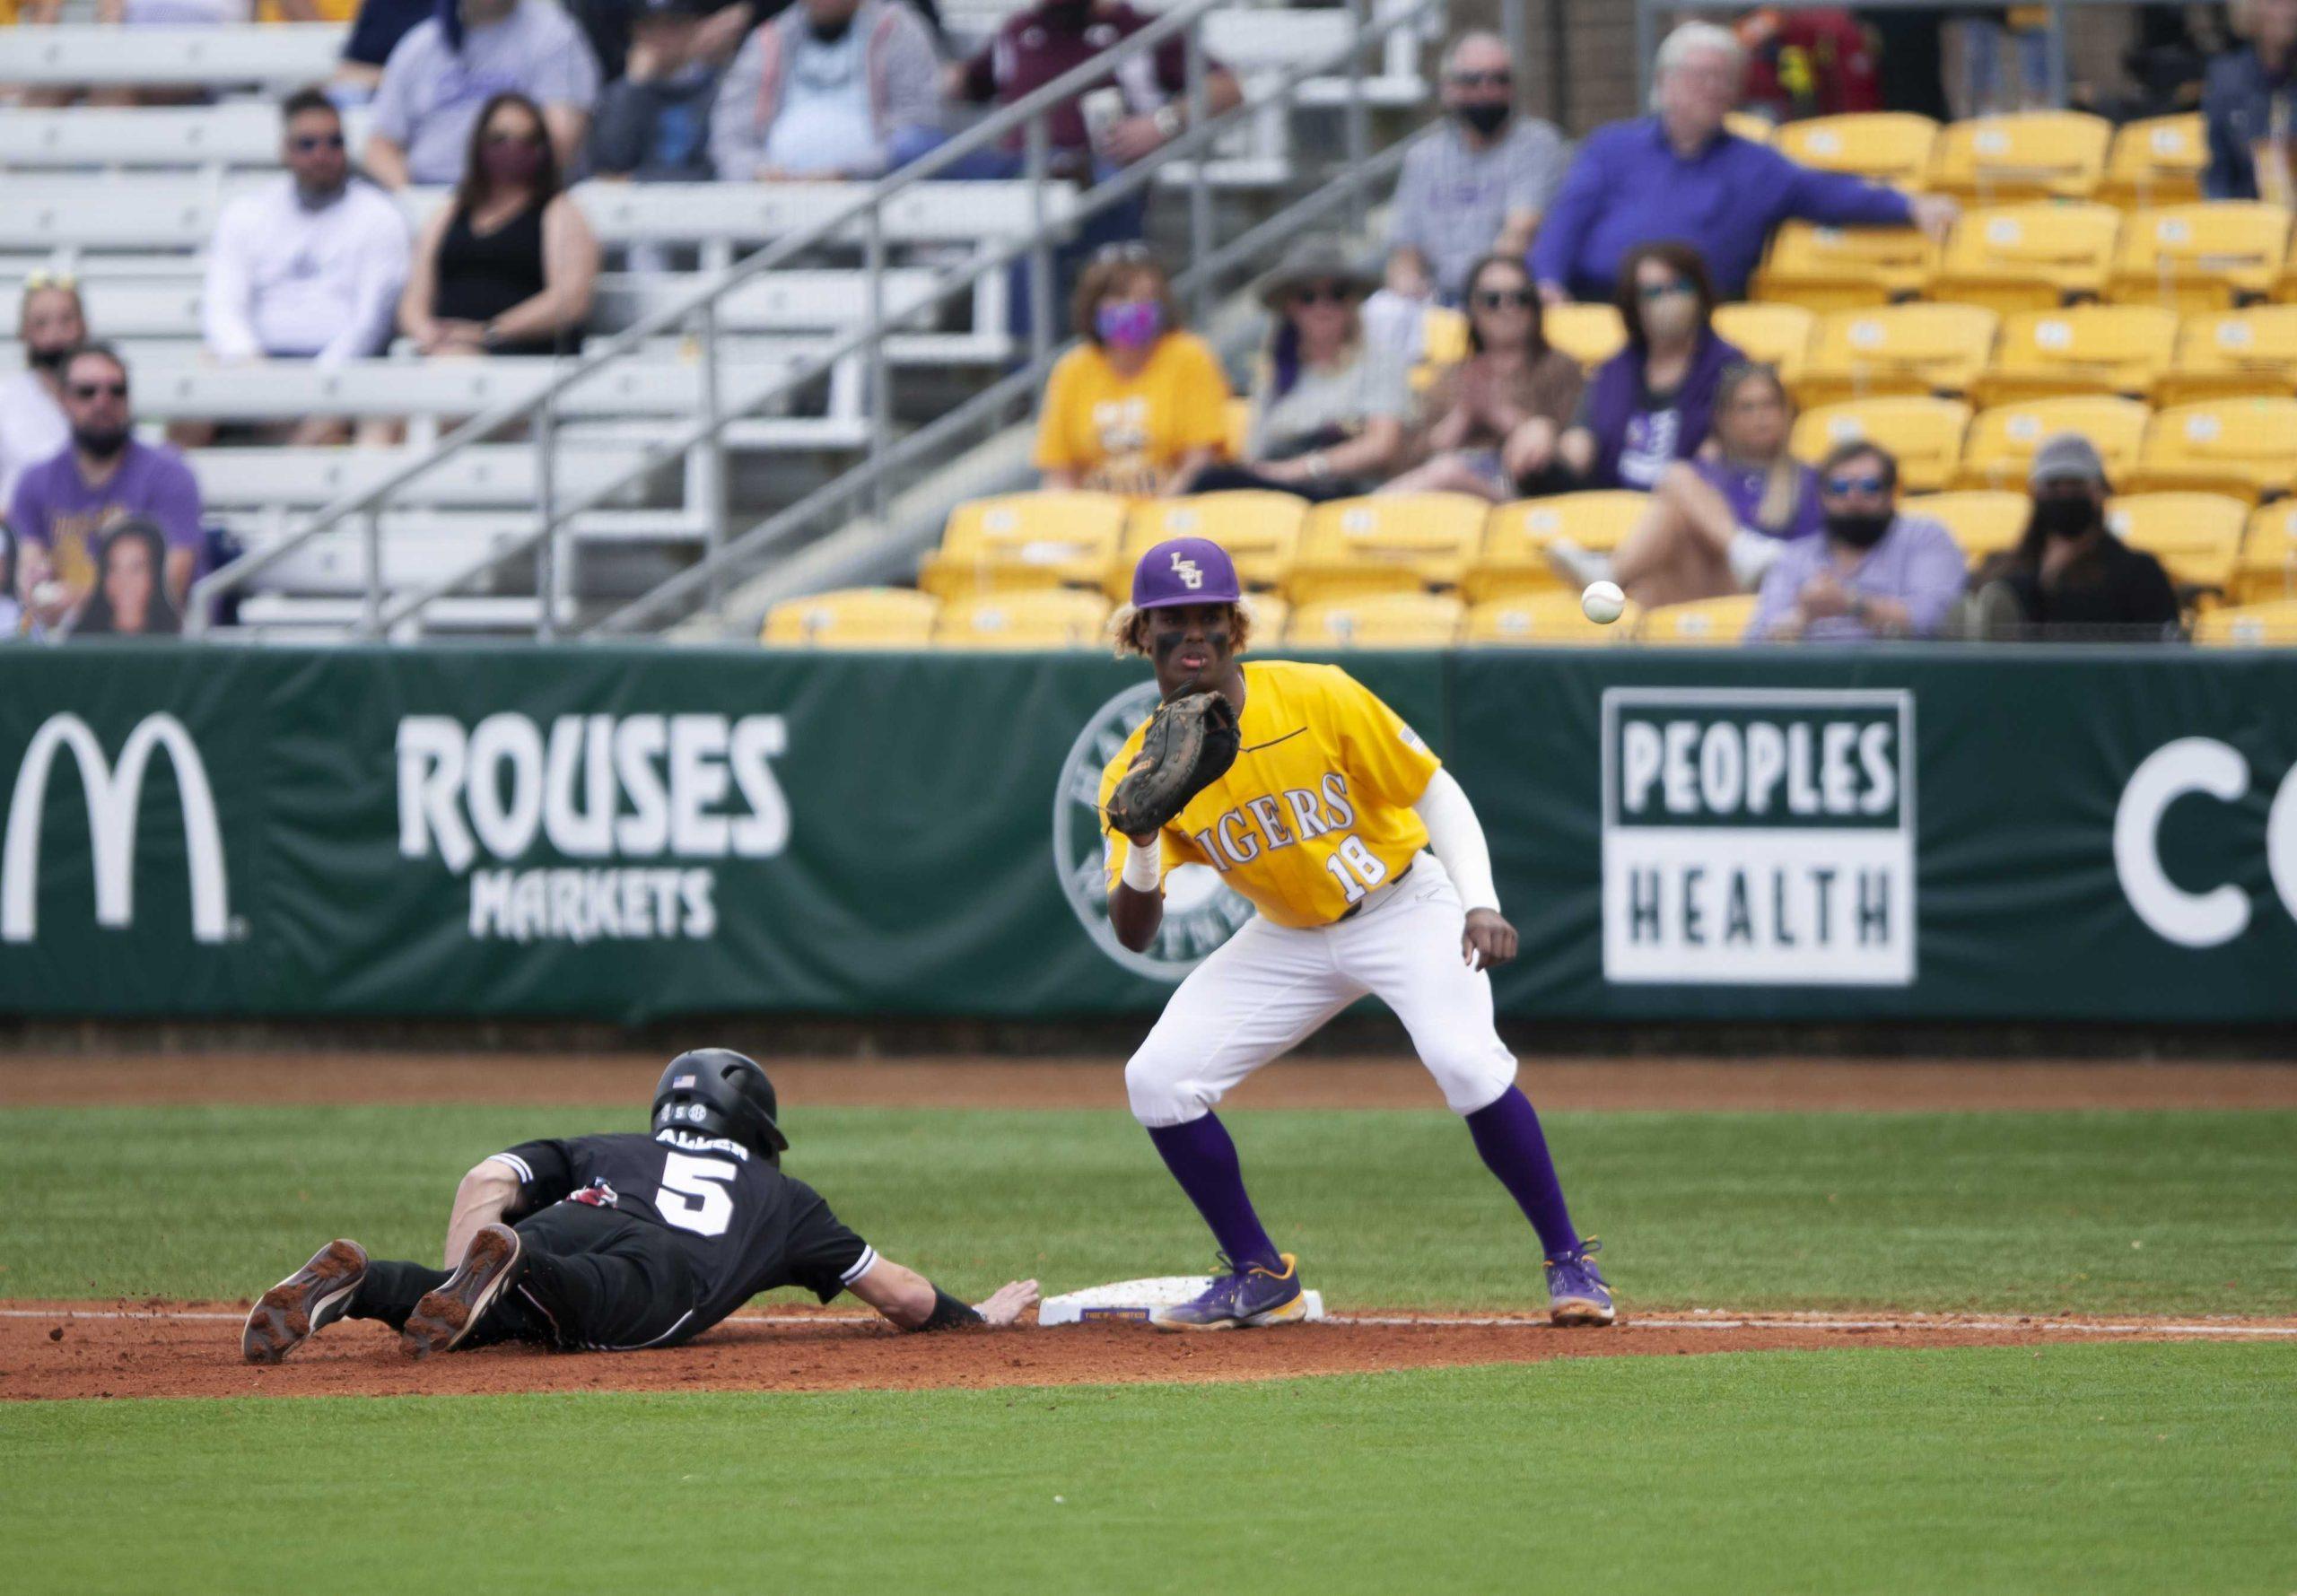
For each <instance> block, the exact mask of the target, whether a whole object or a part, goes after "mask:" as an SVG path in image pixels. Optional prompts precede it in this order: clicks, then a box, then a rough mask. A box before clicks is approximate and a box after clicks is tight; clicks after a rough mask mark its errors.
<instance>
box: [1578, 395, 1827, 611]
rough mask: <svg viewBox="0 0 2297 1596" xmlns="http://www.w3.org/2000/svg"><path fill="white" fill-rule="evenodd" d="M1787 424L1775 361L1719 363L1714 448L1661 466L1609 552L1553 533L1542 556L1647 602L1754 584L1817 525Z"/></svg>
mask: <svg viewBox="0 0 2297 1596" xmlns="http://www.w3.org/2000/svg"><path fill="white" fill-rule="evenodd" d="M1794 428H1795V406H1794V401H1793V400H1791V399H1789V398H1788V397H1787V395H1786V384H1785V383H1784V382H1782V381H1781V380H1779V376H1778V371H1777V368H1776V367H1774V366H1765V365H1758V364H1756V363H1754V362H1747V361H1742V362H1739V363H1737V364H1735V365H1732V366H1727V367H1725V369H1724V371H1723V375H1722V377H1721V378H1720V379H1718V380H1717V381H1716V385H1715V436H1714V443H1713V448H1712V449H1711V450H1710V451H1709V452H1708V453H1707V454H1706V455H1704V456H1702V457H1701V458H1699V459H1696V460H1684V461H1678V462H1676V463H1675V464H1674V465H1672V466H1670V467H1667V469H1666V471H1665V472H1664V474H1663V475H1661V476H1660V478H1659V480H1658V483H1657V484H1655V486H1654V487H1653V488H1652V490H1651V500H1650V502H1649V504H1647V505H1646V507H1645V509H1644V511H1643V515H1642V519H1640V520H1638V522H1637V523H1636V525H1635V528H1634V529H1633V530H1632V531H1630V532H1629V534H1628V535H1627V536H1625V537H1624V538H1621V539H1620V545H1619V547H1618V549H1617V550H1616V551H1615V552H1613V553H1612V554H1608V555H1606V554H1595V553H1593V552H1591V551H1589V550H1587V549H1584V548H1581V547H1580V546H1579V545H1577V544H1576V543H1573V542H1572V541H1571V540H1570V539H1568V538H1564V537H1559V538H1557V539H1555V540H1554V541H1553V542H1552V543H1550V545H1548V549H1547V554H1548V558H1549V560H1550V561H1551V562H1552V563H1554V565H1555V567H1556V569H1557V570H1558V571H1561V572H1563V574H1564V575H1565V576H1567V577H1568V578H1570V579H1571V580H1573V581H1574V582H1576V583H1577V584H1578V585H1579V586H1581V587H1585V586H1586V585H1587V584H1588V583H1590V582H1597V581H1614V582H1617V583H1618V584H1619V585H1620V588H1621V589H1624V590H1625V592H1626V594H1627V596H1628V597H1629V598H1632V599H1633V600H1634V601H1635V602H1636V603H1637V604H1638V605H1641V606H1643V607H1644V608H1646V609H1655V608H1657V607H1658V606H1661V605H1667V604H1688V603H1690V602H1691V601H1693V600H1695V599H1700V598H1719V597H1723V596H1724V595H1725V594H1728V593H1743V592H1749V591H1751V590H1752V589H1755V588H1757V587H1760V585H1761V583H1762V579H1763V573H1764V572H1766V571H1769V569H1770V567H1771V564H1772V563H1773V562H1775V561H1776V560H1777V558H1778V555H1779V554H1780V552H1781V551H1782V550H1784V549H1785V548H1786V545H1788V544H1789V543H1790V542H1792V541H1794V540H1795V539H1798V538H1804V537H1815V536H1818V535H1819V534H1820V533H1821V531H1822V530H1824V527H1825V522H1824V519H1823V517H1822V515H1821V511H1820V509H1819V478H1818V474H1817V473H1816V472H1814V471H1812V469H1811V468H1810V467H1808V466H1805V465H1804V464H1803V463H1802V462H1801V461H1800V460H1797V459H1796V458H1795V457H1794V456H1793V455H1791V454H1789V453H1788V452H1787V449H1786V444H1787V439H1788V437H1789V435H1790V434H1791V433H1792V432H1794Z"/></svg>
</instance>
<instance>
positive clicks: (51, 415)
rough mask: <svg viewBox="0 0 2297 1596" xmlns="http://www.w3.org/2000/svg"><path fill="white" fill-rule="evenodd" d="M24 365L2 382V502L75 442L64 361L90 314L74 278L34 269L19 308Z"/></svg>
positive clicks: (81, 338) (83, 336) (82, 337)
mask: <svg viewBox="0 0 2297 1596" xmlns="http://www.w3.org/2000/svg"><path fill="white" fill-rule="evenodd" d="M16 341H17V342H18V343H20V344H22V345H23V346H24V369H23V370H22V371H19V372H17V373H16V374H15V375H14V376H13V377H10V378H9V379H7V380H6V381H5V382H0V504H6V503H12V502H13V501H14V499H15V493H16V479H17V478H18V477H20V476H22V475H23V474H24V472H25V471H26V470H28V469H29V468H30V467H33V466H37V465H39V463H40V462H41V461H42V460H45V459H47V458H49V457H51V456H52V455H54V454H56V453H57V451H58V450H59V449H62V448H63V447H64V446H65V445H66V444H67V443H69V442H71V441H72V423H70V422H68V421H66V420H65V419H64V403H63V401H64V361H65V357H66V356H67V355H69V354H70V353H72V352H73V351H74V350H75V349H77V348H79V347H80V345H81V344H85V343H86V342H87V341H88V314H87V311H86V310H84V309H83V308H82V306H81V303H80V289H79V285H78V284H77V283H74V281H73V280H72V279H71V278H70V277H66V276H59V275H57V274H55V273H53V272H45V271H41V272H34V273H32V274H31V275H29V276H27V277H26V278H25V279H24V287H23V295H22V299H21V300H19V301H17V307H16Z"/></svg>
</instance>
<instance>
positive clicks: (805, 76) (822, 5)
mask: <svg viewBox="0 0 2297 1596" xmlns="http://www.w3.org/2000/svg"><path fill="white" fill-rule="evenodd" d="M940 69H941V67H940V59H939V57H938V56H936V55H935V54H934V51H933V35H932V33H931V32H930V31H929V30H928V29H927V28H926V26H925V24H924V23H923V22H921V21H920V20H919V18H918V15H917V13H915V12H913V11H912V10H911V9H910V8H909V7H908V6H907V5H906V4H903V3H902V0H800V3H799V4H795V5H792V6H790V9H788V10H787V11H785V12H783V13H782V14H781V15H780V16H778V17H776V18H774V19H773V21H772V22H767V23H766V24H764V26H763V27H760V28H759V29H758V30H757V31H755V32H754V33H752V34H751V35H750V36H749V39H748V40H747V42H745V43H744V44H743V46H742V48H741V50H740V51H739V53H738V54H737V55H736V56H735V57H734V64H733V65H731V66H729V67H728V68H727V69H726V81H725V83H723V84H722V85H721V86H720V88H719V91H718V100H717V105H716V108H715V109H713V110H712V112H711V116H710V153H711V155H712V158H713V159H714V160H715V161H716V162H717V166H718V175H719V176H720V177H721V178H728V179H736V180H743V179H760V180H763V181H766V182H774V181H783V180H788V179H811V180H816V181H820V180H825V179H840V178H845V179H856V178H874V177H877V176H878V175H880V174H881V173H883V172H884V171H885V170H886V167H887V166H888V165H889V164H892V163H893V162H894V160H895V153H896V152H897V150H907V149H909V148H913V147H914V145H915V144H916V143H917V141H918V139H919V138H920V136H921V134H922V133H925V132H928V131H930V130H931V129H932V128H933V126H934V124H935V122H936V121H937V120H938V119H939V115H940V103H939V95H938V90H937V80H938V77H939V73H940Z"/></svg>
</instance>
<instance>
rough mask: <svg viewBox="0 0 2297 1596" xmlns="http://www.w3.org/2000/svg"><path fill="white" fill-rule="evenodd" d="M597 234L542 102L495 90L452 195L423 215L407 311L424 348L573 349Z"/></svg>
mask: <svg viewBox="0 0 2297 1596" xmlns="http://www.w3.org/2000/svg"><path fill="white" fill-rule="evenodd" d="M597 280H598V240H597V239H596V238H595V237H594V236H593V235H592V234H591V232H590V225H589V223H587V222H584V221H583V219H582V213H581V211H580V210H579V209H577V208H576V207H575V205H574V202H573V201H572V200H571V199H569V198H568V197H567V196H566V195H565V193H564V192H563V189H562V188H560V186H559V178H558V162H557V160H556V158H555V155H554V153H553V152H552V149H551V144H550V137H549V135H548V133H547V131H546V129H545V127H544V125H543V119H542V112H541V111H540V110H539V109H537V107H536V105H535V103H534V101H532V100H528V98H527V97H526V96H525V95H523V94H497V95H496V96H494V98H493V99H492V100H488V101H487V102H486V107H485V109H484V110H482V111H481V112H480V113H479V118H478V121H477V122H476V124H475V125H474V126H473V127H472V130H471V144H470V152H469V154H468V156H467V159H466V161H465V162H464V167H463V180H462V182H461V184H460V185H459V187H458V188H456V190H455V198H454V203H453V204H452V205H449V206H448V207H447V208H446V209H445V210H444V211H442V212H441V213H440V214H437V215H435V216H433V217H432V218H431V220H430V221H429V222H426V223H424V229H423V237H422V240H421V241H420V242H419V243H418V244H417V245H416V248H415V264H414V269H413V271H412V272H411V273H410V274H409V275H408V278H407V283H406V293H405V295H404V296H402V298H401V299H400V301H399V322H400V325H401V327H403V328H404V329H405V331H406V335H407V336H409V337H410V338H413V339H414V340H415V344H416V346H417V347H418V348H419V349H420V350H421V351H422V353H424V354H458V355H471V354H527V355H533V354H553V353H565V354H571V353H574V352H575V351H577V350H579V349H580V348H581V346H582V324H583V323H584V322H585V321H586V320H588V319H589V318H590V295H591V291H592V289H593V287H594V286H595V284H596V283H597Z"/></svg>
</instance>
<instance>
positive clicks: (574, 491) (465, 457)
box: [184, 443, 677, 514]
mask: <svg viewBox="0 0 2297 1596" xmlns="http://www.w3.org/2000/svg"><path fill="white" fill-rule="evenodd" d="M642 455H645V456H651V457H654V458H659V459H660V460H661V461H663V462H664V463H666V464H667V463H668V462H670V461H674V460H676V459H677V456H676V455H673V454H671V453H669V452H668V450H666V449H603V448H591V449H560V450H558V451H557V461H556V469H555V475H554V483H555V488H556V491H557V493H558V496H559V497H560V498H561V499H566V500H571V499H573V498H576V497H579V496H581V495H582V494H585V493H590V492H593V491H596V490H598V489H600V488H603V487H605V486H606V485H607V484H608V483H609V482H611V481H614V480H616V479H617V478H619V477H620V476H622V475H624V473H626V472H628V471H630V470H633V469H634V468H635V467H637V466H638V465H639V463H640V458H641V456H642ZM184 458H185V460H186V461H187V462H188V463H189V465H190V467H191V470H192V475H194V476H195V477H197V479H198V482H199V492H200V496H201V499H202V501H204V502H205V504H207V505H208V506H210V507H212V508H215V509H219V510H231V509H268V510H278V509H283V508H285V507H289V506H294V507H301V508H305V509H317V508H318V507H319V506H320V505H323V504H328V503H331V502H332V501H335V500H336V499H340V498H344V497H346V496H348V495H350V494H352V493H357V492H359V491H361V490H362V489H363V488H368V487H371V486H373V485H374V484H377V483H379V482H380V481H382V480H383V478H385V477H386V476H389V475H390V474H391V473H392V472H394V471H396V470H397V469H399V468H400V467H403V466H405V465H406V464H408V463H409V461H410V460H411V459H413V458H419V457H418V456H417V455H416V454H415V453H411V452H410V451H407V450H404V449H187V450H185V451H184ZM540 485H541V484H540V482H539V478H538V475H537V470H536V459H535V450H534V449H533V447H532V446H531V445H528V444H523V443H484V444H477V445H475V446H473V447H472V448H469V449H464V450H463V451H462V452H461V453H460V454H459V455H456V456H454V457H453V458H450V459H447V460H443V461H441V463H439V464H438V465H436V466H434V467H432V468H431V469H430V470H428V471H426V472H424V474H423V475H420V476H418V477H416V478H415V480H414V481H412V482H410V483H408V484H406V486H404V487H402V488H400V489H399V490H398V492H397V493H394V494H393V495H392V497H391V502H392V503H393V504H395V505H436V506H439V507H441V508H447V509H463V510H483V509H494V510H511V509H521V510H526V511H528V513H529V514H531V513H532V512H533V510H534V508H535V505H536V503H537V498H538V494H539V489H540Z"/></svg>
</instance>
